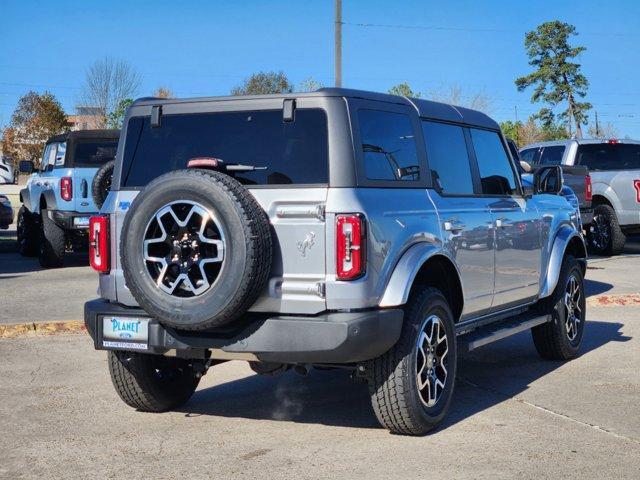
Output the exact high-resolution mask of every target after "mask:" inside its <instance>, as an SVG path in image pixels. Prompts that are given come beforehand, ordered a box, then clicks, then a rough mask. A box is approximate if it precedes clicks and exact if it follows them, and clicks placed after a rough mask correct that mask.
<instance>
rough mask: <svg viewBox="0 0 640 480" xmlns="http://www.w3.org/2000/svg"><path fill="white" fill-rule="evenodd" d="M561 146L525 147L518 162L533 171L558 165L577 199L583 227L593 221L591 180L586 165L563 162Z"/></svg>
mask: <svg viewBox="0 0 640 480" xmlns="http://www.w3.org/2000/svg"><path fill="white" fill-rule="evenodd" d="M563 154H564V150H563V147H562V146H559V145H556V144H553V143H548V142H547V143H537V144H532V145H527V146H526V147H524V148H522V149H521V150H520V152H519V155H520V160H522V161H524V162H526V163H527V164H529V165H531V166H532V168H533V170H535V169H536V168H537V167H538V166H540V165H560V167H561V168H562V174H563V176H564V183H565V185H566V186H567V187H569V188H570V189H571V190H572V191H573V193H574V194H575V195H576V196H577V197H578V205H579V207H580V218H581V221H582V224H583V225H590V224H591V222H592V221H593V206H592V205H591V203H592V179H591V176H590V174H589V168H588V167H587V166H586V165H570V164H566V163H564V162H563V160H562V159H563Z"/></svg>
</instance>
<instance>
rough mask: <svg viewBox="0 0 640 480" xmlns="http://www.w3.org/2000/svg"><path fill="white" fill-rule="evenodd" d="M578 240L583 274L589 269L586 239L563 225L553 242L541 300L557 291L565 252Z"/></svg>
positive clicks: (579, 259) (579, 260)
mask: <svg viewBox="0 0 640 480" xmlns="http://www.w3.org/2000/svg"><path fill="white" fill-rule="evenodd" d="M575 238H577V239H578V240H579V242H580V245H581V252H580V255H579V256H578V262H582V267H583V272H584V271H585V270H586V267H587V247H586V245H585V243H584V238H582V235H580V233H578V231H576V230H575V229H574V228H571V227H570V226H568V225H563V226H562V227H560V229H559V230H558V233H557V234H556V237H555V239H554V240H553V247H552V249H551V255H549V263H548V264H547V271H546V272H545V275H544V281H543V283H542V289H541V291H540V298H545V297H548V296H549V295H551V294H552V293H553V291H554V290H555V289H556V285H557V284H558V278H560V269H561V268H562V260H563V259H564V255H565V252H566V251H567V247H568V246H569V243H571V242H572V241H574V240H573V239H575Z"/></svg>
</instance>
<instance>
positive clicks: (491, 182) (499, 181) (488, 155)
mask: <svg viewBox="0 0 640 480" xmlns="http://www.w3.org/2000/svg"><path fill="white" fill-rule="evenodd" d="M470 130H471V140H472V142H473V149H474V150H475V152H476V158H477V160H478V169H479V171H480V183H481V184H482V193H483V194H485V195H512V194H514V193H516V180H515V175H514V171H513V168H512V166H511V162H510V160H509V157H508V156H507V152H506V151H505V149H504V146H503V145H502V141H501V140H500V136H499V135H498V134H497V133H496V132H491V131H488V130H478V129H475V128H471V129H470Z"/></svg>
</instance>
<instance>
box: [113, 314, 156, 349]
mask: <svg viewBox="0 0 640 480" xmlns="http://www.w3.org/2000/svg"><path fill="white" fill-rule="evenodd" d="M148 345H149V319H148V318H139V317H102V346H103V347H106V348H122V349H125V350H147V349H148V348H149V347H148Z"/></svg>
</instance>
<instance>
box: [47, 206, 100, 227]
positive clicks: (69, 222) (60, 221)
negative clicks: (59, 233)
mask: <svg viewBox="0 0 640 480" xmlns="http://www.w3.org/2000/svg"><path fill="white" fill-rule="evenodd" d="M50 214H51V220H53V221H54V222H56V224H57V225H59V226H60V227H62V228H64V229H65V230H80V231H83V230H88V229H89V224H88V223H87V224H83V225H78V224H77V223H76V220H75V219H76V218H77V219H86V218H89V217H91V216H92V215H95V213H91V212H85V213H80V212H66V211H62V210H52V211H51V213H50Z"/></svg>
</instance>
